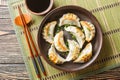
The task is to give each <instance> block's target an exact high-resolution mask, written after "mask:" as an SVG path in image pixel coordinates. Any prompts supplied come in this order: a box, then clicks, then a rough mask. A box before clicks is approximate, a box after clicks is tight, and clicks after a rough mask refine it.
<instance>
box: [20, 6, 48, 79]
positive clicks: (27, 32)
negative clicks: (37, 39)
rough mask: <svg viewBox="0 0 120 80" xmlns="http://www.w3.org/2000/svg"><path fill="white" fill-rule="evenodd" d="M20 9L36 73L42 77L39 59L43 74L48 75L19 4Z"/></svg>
mask: <svg viewBox="0 0 120 80" xmlns="http://www.w3.org/2000/svg"><path fill="white" fill-rule="evenodd" d="M18 11H19V15H20V18H21V21H22V23H23V27H24V33H25V37H26V41H27V44H28V47H29V50H30V56H31V58H32V62H33V65H34V68H35V72H36V74H37V77H38V78H40V77H41V75H40V71H39V68H38V65H37V61H38V63H39V66H40V68H41V70H42V72H43V74H44V75H45V76H46V75H47V74H46V71H45V68H44V66H43V63H42V61H41V58H40V56H39V53H38V50H37V49H36V47H35V44H34V42H33V39H32V36H31V34H30V32H29V30H28V26H27V24H26V21H25V18H24V16H23V13H22V11H21V9H20V7H19V6H18ZM28 36H29V38H30V41H31V44H32V46H33V49H34V51H35V53H36V54H35V56H34V54H33V51H32V48H31V45H30V41H29V38H28ZM35 57H36V59H37V61H36V59H35Z"/></svg>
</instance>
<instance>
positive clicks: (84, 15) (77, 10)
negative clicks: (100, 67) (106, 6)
mask: <svg viewBox="0 0 120 80" xmlns="http://www.w3.org/2000/svg"><path fill="white" fill-rule="evenodd" d="M66 13H74V14H76V15H77V16H78V17H79V18H80V20H83V21H89V22H91V23H92V24H93V25H94V26H95V30H96V33H95V37H94V39H93V40H92V42H91V43H92V47H93V49H92V50H93V51H92V53H93V55H92V58H91V59H90V60H89V61H88V62H86V63H83V64H79V63H78V64H76V63H73V62H72V61H70V62H65V63H63V64H61V65H56V64H54V63H53V62H51V61H50V60H49V58H48V50H49V48H50V44H49V43H47V42H46V41H45V40H44V38H43V35H42V33H43V29H44V27H45V25H46V24H47V23H49V22H51V21H59V19H60V18H61V17H62V16H63V15H64V14H66ZM37 42H38V46H39V49H40V52H41V55H42V56H43V58H44V59H45V60H46V62H47V63H48V64H50V65H51V66H53V67H54V68H56V69H59V70H62V71H67V72H76V71H80V70H82V69H85V68H86V67H89V66H90V65H91V64H92V63H93V62H94V61H95V59H96V58H97V57H98V55H99V53H100V50H101V47H102V42H103V37H102V31H101V26H100V24H99V22H98V20H97V19H96V17H95V16H94V15H93V14H92V13H91V12H89V11H88V10H86V9H84V8H82V7H79V6H73V5H69V6H63V7H59V8H56V9H54V10H52V11H50V12H49V13H48V14H47V15H46V16H45V17H44V19H43V21H42V22H41V24H40V27H39V30H38V41H37Z"/></svg>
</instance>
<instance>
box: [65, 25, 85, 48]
mask: <svg viewBox="0 0 120 80" xmlns="http://www.w3.org/2000/svg"><path fill="white" fill-rule="evenodd" d="M65 30H66V31H68V32H70V33H72V34H73V35H74V36H75V38H76V40H77V42H78V43H79V46H80V48H82V46H83V44H84V42H85V36H84V33H83V32H82V30H81V29H79V28H78V27H75V26H68V27H65Z"/></svg>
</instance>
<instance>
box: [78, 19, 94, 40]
mask: <svg viewBox="0 0 120 80" xmlns="http://www.w3.org/2000/svg"><path fill="white" fill-rule="evenodd" d="M80 23H81V25H82V27H83V29H84V32H85V37H86V41H87V42H90V41H91V40H92V39H93V38H94V36H95V27H94V25H93V24H92V23H90V22H87V21H81V22H80Z"/></svg>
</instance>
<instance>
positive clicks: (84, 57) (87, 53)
mask: <svg viewBox="0 0 120 80" xmlns="http://www.w3.org/2000/svg"><path fill="white" fill-rule="evenodd" d="M91 57H92V44H91V43H88V44H87V45H86V47H85V48H84V49H83V50H82V51H81V53H80V55H79V57H78V58H77V59H76V60H75V61H74V63H85V62H87V61H89V59H90V58H91Z"/></svg>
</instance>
